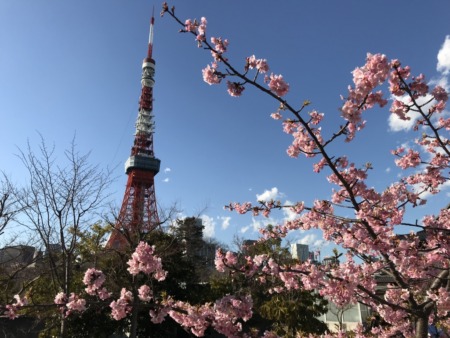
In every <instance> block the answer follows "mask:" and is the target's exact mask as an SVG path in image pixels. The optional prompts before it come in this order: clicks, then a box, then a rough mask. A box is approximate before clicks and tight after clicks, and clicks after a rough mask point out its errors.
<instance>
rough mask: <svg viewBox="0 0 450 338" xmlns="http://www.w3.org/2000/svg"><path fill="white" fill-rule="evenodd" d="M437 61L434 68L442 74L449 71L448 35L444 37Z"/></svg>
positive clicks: (449, 43) (449, 36)
mask: <svg viewBox="0 0 450 338" xmlns="http://www.w3.org/2000/svg"><path fill="white" fill-rule="evenodd" d="M437 59H438V63H437V66H436V69H437V70H438V72H441V73H442V74H444V75H447V74H449V73H450V35H447V36H446V37H445V41H444V43H443V44H442V47H441V49H440V50H439V53H438V55H437Z"/></svg>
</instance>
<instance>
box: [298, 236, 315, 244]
mask: <svg viewBox="0 0 450 338" xmlns="http://www.w3.org/2000/svg"><path fill="white" fill-rule="evenodd" d="M316 239H317V236H316V235H315V234H308V235H306V236H304V237H302V238H301V239H299V240H298V241H297V243H298V244H306V245H312V244H313V243H314V242H315V241H316Z"/></svg>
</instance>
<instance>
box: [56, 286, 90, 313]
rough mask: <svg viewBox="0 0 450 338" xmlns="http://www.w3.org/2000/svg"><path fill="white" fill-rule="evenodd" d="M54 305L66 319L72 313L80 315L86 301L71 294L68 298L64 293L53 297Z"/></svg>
mask: <svg viewBox="0 0 450 338" xmlns="http://www.w3.org/2000/svg"><path fill="white" fill-rule="evenodd" d="M54 303H55V304H56V305H58V307H59V309H60V311H61V313H64V315H65V316H66V317H67V316H69V315H70V314H72V313H73V312H78V313H81V312H84V311H85V310H86V300H85V299H83V298H81V297H80V296H79V295H77V294H75V293H73V292H72V293H71V294H70V296H69V297H67V295H66V294H65V293H64V292H59V293H58V294H57V295H56V296H55V299H54Z"/></svg>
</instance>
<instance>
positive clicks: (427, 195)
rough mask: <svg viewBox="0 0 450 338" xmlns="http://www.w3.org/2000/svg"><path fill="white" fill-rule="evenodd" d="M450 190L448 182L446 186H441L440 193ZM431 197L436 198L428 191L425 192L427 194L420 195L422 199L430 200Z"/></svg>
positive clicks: (449, 182)
mask: <svg viewBox="0 0 450 338" xmlns="http://www.w3.org/2000/svg"><path fill="white" fill-rule="evenodd" d="M449 188H450V181H446V182H445V183H444V184H441V185H440V186H439V188H438V189H439V190H440V191H443V190H447V189H449ZM431 196H434V195H433V194H431V193H430V192H428V191H425V192H423V193H421V194H420V198H425V199H426V198H429V197H431Z"/></svg>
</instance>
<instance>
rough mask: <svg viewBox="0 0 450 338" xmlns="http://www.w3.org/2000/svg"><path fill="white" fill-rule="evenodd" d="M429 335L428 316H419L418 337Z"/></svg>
mask: <svg viewBox="0 0 450 338" xmlns="http://www.w3.org/2000/svg"><path fill="white" fill-rule="evenodd" d="M427 337H428V317H422V318H419V319H418V320H417V322H416V338H427Z"/></svg>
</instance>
